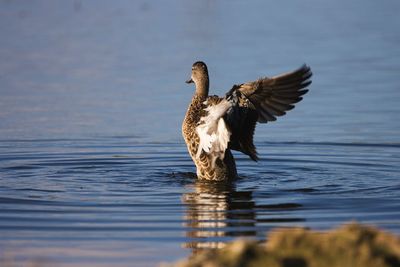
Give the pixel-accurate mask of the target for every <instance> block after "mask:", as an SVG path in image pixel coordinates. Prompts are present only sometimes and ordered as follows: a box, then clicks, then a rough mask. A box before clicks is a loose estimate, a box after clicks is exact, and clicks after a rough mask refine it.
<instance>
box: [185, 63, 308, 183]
mask: <svg viewBox="0 0 400 267" xmlns="http://www.w3.org/2000/svg"><path fill="white" fill-rule="evenodd" d="M311 76H312V72H311V68H310V67H309V66H308V65H306V64H303V65H302V66H301V67H300V68H298V69H296V70H294V71H291V72H287V73H283V74H280V75H277V76H272V77H262V78H259V79H257V80H255V81H250V82H246V83H242V84H235V85H233V86H232V88H231V89H230V90H229V91H228V92H227V93H226V94H225V96H223V97H220V96H217V95H209V87H210V80H209V75H208V68H207V65H206V64H205V63H204V62H203V61H197V62H195V63H194V64H193V65H192V71H191V76H190V78H189V79H188V80H187V81H186V83H188V84H192V83H194V85H195V92H194V94H193V97H192V99H191V102H190V104H189V106H188V108H187V111H186V114H185V117H184V120H183V123H182V135H183V139H184V140H185V143H186V146H187V149H188V152H189V155H190V157H191V158H192V160H193V162H194V164H195V166H196V174H197V178H198V179H200V180H210V181H227V180H233V179H235V178H237V177H238V174H237V169H236V163H235V159H234V157H233V154H232V150H235V151H239V152H241V153H243V154H245V155H247V156H248V157H249V158H250V159H251V160H253V161H258V160H259V157H258V153H257V150H256V147H255V145H254V132H255V128H256V125H257V123H267V122H272V121H276V119H277V117H280V116H283V115H285V114H286V112H287V111H289V110H292V109H293V108H294V107H295V106H294V104H296V103H298V102H299V101H301V100H302V99H303V95H305V94H306V93H307V92H308V90H309V89H308V88H307V87H308V86H309V85H310V84H311Z"/></svg>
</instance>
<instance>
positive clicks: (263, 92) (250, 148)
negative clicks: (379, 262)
mask: <svg viewBox="0 0 400 267" xmlns="http://www.w3.org/2000/svg"><path fill="white" fill-rule="evenodd" d="M311 76H312V72H311V69H310V67H308V66H307V65H303V66H302V67H300V68H299V69H297V70H295V71H293V72H289V73H285V74H282V75H278V76H274V77H271V78H261V79H258V80H257V81H253V82H248V83H244V84H241V85H234V86H233V87H232V89H231V90H230V91H229V92H228V93H227V94H226V99H227V100H229V102H231V103H232V108H231V109H229V110H228V112H227V113H226V114H225V117H224V118H225V121H226V122H227V124H228V127H229V128H230V132H231V137H230V143H229V147H230V148H231V149H234V150H238V151H241V152H243V153H244V154H246V155H248V156H250V158H251V159H253V160H255V161H256V160H257V159H258V157H257V151H256V148H255V146H254V144H253V135H254V130H255V127H256V123H257V121H258V122H260V123H266V122H268V121H275V120H276V117H278V116H283V115H285V114H286V111H288V110H291V109H293V108H294V104H295V103H297V102H299V101H300V100H302V95H304V94H305V93H307V92H308V90H307V89H306V87H307V86H308V85H310V84H311V80H310V78H311Z"/></svg>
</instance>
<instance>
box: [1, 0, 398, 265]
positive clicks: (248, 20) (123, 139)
mask: <svg viewBox="0 0 400 267" xmlns="http://www.w3.org/2000/svg"><path fill="white" fill-rule="evenodd" d="M285 4H286V5H285ZM285 4H283V3H276V2H267V1H253V2H251V3H248V2H246V3H244V2H243V3H242V2H239V1H238V2H233V3H232V2H231V1H202V2H199V1H193V2H188V1H170V2H169V3H168V4H165V3H163V2H162V1H160V2H154V1H153V2H146V1H136V2H134V3H132V1H118V2H115V1H113V2H112V3H111V2H109V1H1V2H0V36H2V38H0V58H1V59H2V60H0V95H1V97H0V263H1V264H0V265H6V266H7V265H11V266H26V265H29V264H32V263H38V264H39V265H40V266H110V265H113V266H155V265H157V264H158V263H160V262H173V261H176V260H177V259H179V258H182V257H185V256H188V255H190V254H193V253H197V252H198V251H199V250H201V249H203V248H206V247H214V248H217V247H222V246H223V245H224V243H225V242H228V241H231V240H233V239H234V238H237V237H246V238H251V239H256V240H265V238H266V234H267V233H268V231H269V230H270V229H271V228H274V227H290V226H304V227H309V228H312V229H329V228H332V227H334V226H337V225H340V224H342V223H345V222H349V221H351V220H357V221H359V222H363V223H369V224H374V225H377V226H379V227H381V228H384V229H386V230H388V231H391V232H394V233H396V234H399V233H400V212H399V211H400V207H399V206H400V204H399V203H400V201H399V200H400V180H399V173H400V137H399V136H400V135H399V132H400V121H399V120H398V114H399V112H400V106H399V105H398V103H399V100H400V88H399V87H400V86H399V84H400V78H399V77H400V76H399V72H400V47H399V46H398V44H399V42H400V31H399V29H400V19H399V17H398V14H397V13H398V12H397V11H398V10H399V8H400V3H399V2H398V1H394V0H393V1H383V2H382V1H381V2H379V3H377V2H375V1H367V2H366V1H352V2H348V1H341V0H340V1H335V2H332V3H319V2H318V1H315V0H309V1H302V2H301V3H300V2H298V3H297V2H293V3H290V4H288V3H285ZM198 59H201V60H204V61H205V62H206V63H208V66H209V71H210V78H211V87H212V92H213V93H216V94H223V93H225V92H226V91H227V90H228V89H230V87H231V86H232V84H234V83H240V82H245V81H249V80H254V79H256V78H258V77H259V76H263V75H274V74H278V73H281V72H285V71H289V70H292V69H294V68H296V67H298V66H300V65H301V64H302V63H303V62H306V63H307V64H309V65H310V66H311V67H312V69H313V72H314V76H313V84H312V86H311V88H310V89H311V90H310V92H309V93H308V94H307V95H306V96H305V99H304V100H303V101H302V102H301V103H299V105H298V106H297V107H296V109H295V110H293V111H290V112H289V114H288V115H287V116H285V117H284V118H280V119H279V120H278V121H277V122H275V123H269V124H267V125H259V126H258V127H257V131H256V145H257V148H258V151H259V154H260V156H261V160H260V162H258V163H254V162H251V161H250V160H248V159H246V158H245V157H244V156H242V155H239V154H235V157H236V158H237V164H238V171H239V175H240V179H239V180H237V181H235V182H233V183H230V184H224V185H221V184H213V183H205V182H199V181H196V179H195V173H194V172H195V170H194V167H193V163H192V162H191V160H190V158H189V156H188V155H187V151H186V148H185V145H184V144H183V142H182V138H181V136H180V123H181V121H182V118H183V116H184V112H185V110H186V106H187V104H188V102H189V100H190V97H191V95H192V93H193V87H192V86H187V85H185V84H184V81H185V80H186V79H187V78H188V75H189V72H190V66H191V64H192V63H193V62H194V61H196V60H198Z"/></svg>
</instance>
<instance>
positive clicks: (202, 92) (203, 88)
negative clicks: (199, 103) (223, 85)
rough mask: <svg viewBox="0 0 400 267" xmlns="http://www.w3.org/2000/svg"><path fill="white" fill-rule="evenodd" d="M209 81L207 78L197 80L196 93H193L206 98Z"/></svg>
mask: <svg viewBox="0 0 400 267" xmlns="http://www.w3.org/2000/svg"><path fill="white" fill-rule="evenodd" d="M209 86H210V83H209V81H208V77H207V79H204V80H200V81H199V82H197V83H196V93H195V95H197V96H200V97H203V98H207V97H208V89H209Z"/></svg>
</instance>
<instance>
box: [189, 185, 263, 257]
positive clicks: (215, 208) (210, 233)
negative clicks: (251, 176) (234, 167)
mask: <svg viewBox="0 0 400 267" xmlns="http://www.w3.org/2000/svg"><path fill="white" fill-rule="evenodd" d="M182 201H183V203H184V204H185V205H186V206H187V210H186V215H185V217H184V219H185V222H186V223H185V226H186V227H187V229H188V231H187V234H186V235H187V237H188V238H189V239H190V240H191V241H190V242H186V243H184V244H183V246H184V247H186V248H191V249H192V252H193V254H195V253H197V252H199V251H200V250H202V249H204V248H221V247H223V246H224V244H225V241H228V240H226V238H224V237H232V236H239V235H240V236H255V235H256V231H255V227H254V226H255V221H256V220H255V218H256V212H255V209H254V207H255V204H254V201H253V198H252V192H251V191H239V192H238V191H236V190H235V186H234V185H233V184H231V183H229V184H224V183H215V182H207V181H196V183H195V184H194V192H191V193H185V194H183V197H182ZM246 229H250V230H246Z"/></svg>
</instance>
